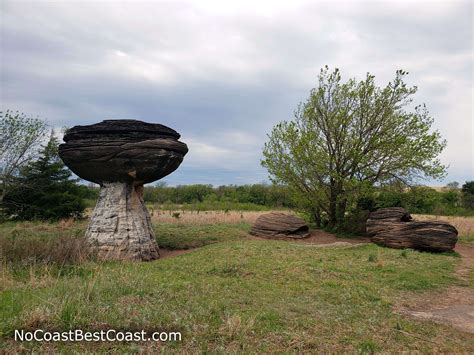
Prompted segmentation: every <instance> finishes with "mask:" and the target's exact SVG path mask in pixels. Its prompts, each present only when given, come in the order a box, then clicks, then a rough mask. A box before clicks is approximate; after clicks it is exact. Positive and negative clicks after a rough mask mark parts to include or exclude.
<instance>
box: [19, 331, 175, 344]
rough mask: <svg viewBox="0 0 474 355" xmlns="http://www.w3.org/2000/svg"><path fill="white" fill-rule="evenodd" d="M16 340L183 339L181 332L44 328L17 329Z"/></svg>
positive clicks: (108, 340) (101, 340)
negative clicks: (57, 329) (58, 330)
mask: <svg viewBox="0 0 474 355" xmlns="http://www.w3.org/2000/svg"><path fill="white" fill-rule="evenodd" d="M14 339H15V341H26V342H29V341H39V342H76V341H77V342H79V341H85V342H115V341H181V332H146V331H145V330H141V331H135V332H131V331H120V330H115V329H108V330H98V331H83V330H81V329H75V330H68V331H64V332H53V331H47V330H43V329H36V330H33V331H25V330H15V333H14Z"/></svg>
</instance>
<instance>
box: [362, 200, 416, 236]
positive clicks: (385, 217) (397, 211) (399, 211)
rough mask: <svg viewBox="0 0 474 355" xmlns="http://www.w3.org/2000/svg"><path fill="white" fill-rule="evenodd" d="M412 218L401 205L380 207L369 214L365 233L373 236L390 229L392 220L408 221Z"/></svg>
mask: <svg viewBox="0 0 474 355" xmlns="http://www.w3.org/2000/svg"><path fill="white" fill-rule="evenodd" d="M412 219H413V218H412V216H411V215H410V214H409V213H408V212H407V211H406V210H405V209H404V208H402V207H388V208H380V209H378V210H376V211H374V212H371V213H370V214H369V218H368V219H367V224H366V229H367V235H368V236H369V237H371V236H374V235H376V234H377V233H380V232H382V231H384V230H386V229H390V227H391V225H392V224H393V223H394V222H395V223H396V222H409V221H411V220H412Z"/></svg>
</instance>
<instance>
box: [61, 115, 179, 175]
mask: <svg viewBox="0 0 474 355" xmlns="http://www.w3.org/2000/svg"><path fill="white" fill-rule="evenodd" d="M179 137H180V135H179V134H178V133H177V132H176V131H174V130H172V129H171V128H168V127H166V126H163V125H160V124H153V123H145V122H141V121H136V120H105V121H102V122H101V123H97V124H93V125H90V126H75V127H73V128H71V129H69V130H68V131H67V133H66V134H65V135H64V138H63V139H64V141H65V142H66V143H65V144H61V145H60V146H59V155H60V156H61V159H62V160H63V161H64V163H65V164H66V165H67V166H68V167H69V168H70V169H71V170H72V171H73V172H74V173H75V174H76V175H78V176H80V177H81V178H83V179H85V180H88V181H92V182H95V183H97V184H101V183H103V182H118V181H120V182H129V183H131V182H133V183H140V184H146V183H149V182H153V181H155V180H158V179H161V178H163V177H165V176H166V175H168V174H170V173H172V172H173V171H174V170H176V169H177V168H178V166H179V165H180V164H181V162H182V161H183V157H184V155H185V154H186V153H187V152H188V147H187V146H186V144H184V143H182V142H179V141H178V139H179Z"/></svg>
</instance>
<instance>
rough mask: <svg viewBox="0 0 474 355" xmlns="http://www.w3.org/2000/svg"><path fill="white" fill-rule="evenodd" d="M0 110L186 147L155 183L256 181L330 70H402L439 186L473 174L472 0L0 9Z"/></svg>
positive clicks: (271, 0)
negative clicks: (442, 141) (428, 127)
mask: <svg viewBox="0 0 474 355" xmlns="http://www.w3.org/2000/svg"><path fill="white" fill-rule="evenodd" d="M0 3H1V9H0V11H1V106H2V108H3V109H4V108H10V109H14V110H20V111H23V112H26V113H30V114H33V115H35V116H36V115H38V116H40V117H42V118H47V119H48V122H49V123H50V124H51V125H53V126H55V127H62V126H69V127H71V126H73V125H77V124H91V123H95V122H98V121H101V120H103V119H106V118H135V119H140V120H144V121H149V122H158V123H162V124H165V125H167V126H170V127H172V128H174V129H176V130H177V131H178V132H180V133H181V135H182V138H181V139H182V141H184V142H186V143H187V144H188V146H189V149H190V152H189V154H188V155H187V156H186V158H185V160H184V162H183V164H182V165H181V167H180V168H179V169H178V170H177V171H176V172H174V173H173V174H172V175H170V176H169V177H167V178H166V179H165V180H166V181H167V182H168V183H169V184H170V185H175V184H187V183H206V184H214V185H220V184H231V183H232V184H244V183H256V182H261V181H265V180H267V173H266V171H265V170H264V169H263V168H261V167H260V163H259V161H260V158H261V150H262V146H263V143H264V141H265V139H266V134H267V133H268V132H269V131H270V130H271V128H272V127H273V125H275V124H276V123H277V122H279V121H281V120H285V119H291V118H292V115H293V111H294V109H295V108H296V106H297V104H298V102H299V101H302V100H305V99H306V98H307V96H308V94H309V90H310V89H311V88H312V87H314V86H315V85H316V77H317V74H318V72H319V69H320V68H321V67H322V66H324V65H325V64H328V65H329V66H330V67H338V68H340V69H341V71H342V74H343V76H344V77H345V78H348V77H356V78H359V79H360V78H363V77H364V76H365V73H366V72H368V71H369V72H371V73H372V74H374V75H375V76H376V79H377V82H378V84H380V85H385V84H386V83H387V82H388V81H389V80H390V79H392V78H393V76H394V73H395V71H396V70H397V69H404V70H407V71H409V72H410V75H409V79H408V82H409V83H410V84H412V85H417V86H418V88H419V91H418V93H417V95H416V98H415V100H416V101H417V102H419V103H422V102H424V103H426V105H427V106H428V108H429V110H430V112H431V114H432V116H433V117H434V118H435V124H434V126H435V128H436V129H438V130H439V131H440V132H441V133H442V135H443V136H444V137H445V138H446V139H447V140H448V147H447V148H446V150H445V152H444V153H443V155H442V160H443V162H445V163H446V164H449V165H450V167H449V170H448V172H449V175H448V177H447V178H446V179H445V180H444V181H442V182H439V181H431V182H429V183H430V184H432V185H442V184H445V183H447V182H450V181H455V180H456V181H459V182H461V183H462V182H464V181H465V180H467V179H473V178H474V161H473V155H474V146H473V135H474V133H473V130H474V127H473V115H472V113H473V112H472V109H473V107H472V106H473V86H472V83H473V79H474V77H473V27H472V26H473V5H472V2H471V1H465V2H462V1H438V2H427V1H417V2H408V1H405V2H404V1H399V0H397V1H370V2H362V1H351V2H350V1H345V2H342V1H331V2H320V1H299V0H298V1H295V0H292V1H279V0H268V1H258V0H252V1H247V0H239V1H219V0H212V1H206V0H204V1H195V2H192V1H143V2H140V1H124V2H119V1H95V2H94V1H31V2H27V1H7V0H0Z"/></svg>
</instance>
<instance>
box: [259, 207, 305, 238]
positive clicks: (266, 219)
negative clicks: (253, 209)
mask: <svg viewBox="0 0 474 355" xmlns="http://www.w3.org/2000/svg"><path fill="white" fill-rule="evenodd" d="M250 234H252V235H255V236H257V237H263V238H276V239H278V238H306V237H308V236H309V228H308V225H307V224H306V222H305V221H304V220H302V219H301V218H299V217H296V216H294V215H290V214H286V213H279V212H272V213H267V214H263V215H261V216H259V217H258V218H257V220H256V221H255V223H254V225H253V226H252V228H251V229H250Z"/></svg>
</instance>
